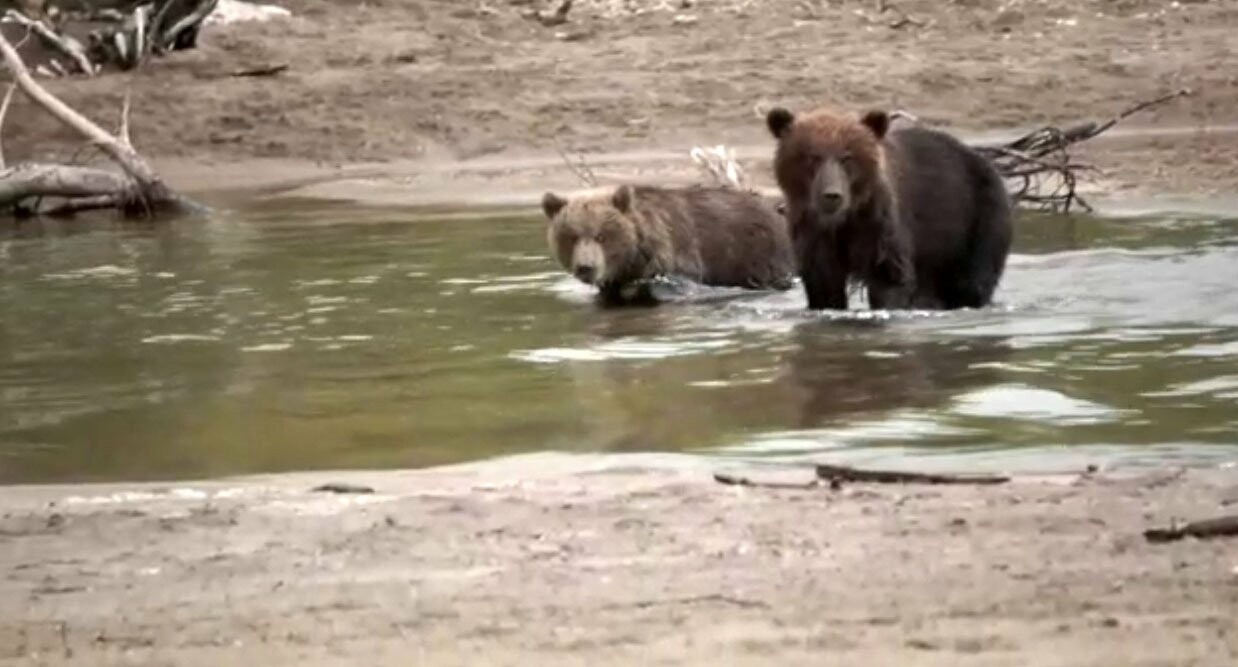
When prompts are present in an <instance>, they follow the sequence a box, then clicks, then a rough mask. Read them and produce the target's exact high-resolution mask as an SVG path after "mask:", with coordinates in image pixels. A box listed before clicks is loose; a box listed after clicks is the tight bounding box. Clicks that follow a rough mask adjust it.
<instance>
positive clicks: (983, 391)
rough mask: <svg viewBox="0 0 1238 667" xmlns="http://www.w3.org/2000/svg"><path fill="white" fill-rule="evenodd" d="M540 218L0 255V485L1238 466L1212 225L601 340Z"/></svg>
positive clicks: (70, 232)
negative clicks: (339, 475)
mask: <svg viewBox="0 0 1238 667" xmlns="http://www.w3.org/2000/svg"><path fill="white" fill-rule="evenodd" d="M543 225H544V223H543V220H542V218H540V217H539V216H528V215H513V216H508V217H501V216H498V217H496V216H493V215H491V216H487V217H477V216H468V215H463V214H455V215H448V214H438V215H434V214H426V213H424V212H422V213H418V212H414V211H409V210H398V209H380V208H359V207H355V206H345V205H342V204H324V203H322V202H308V201H296V200H282V201H270V202H266V203H261V204H257V205H254V206H253V207H251V208H245V209H241V210H235V211H230V212H221V213H220V214H218V215H217V216H216V217H214V218H213V219H211V220H209V221H205V222H204V221H183V222H177V223H174V224H170V225H160V226H134V225H121V224H118V223H109V222H92V223H88V224H82V223H75V224H67V225H56V224H47V223H44V224H39V223H35V224H31V223H26V224H23V225H22V226H20V227H17V228H13V227H6V228H2V229H0V482H5V483H14V482H50V481H81V480H118V479H123V480H137V479H170V478H202V477H211V476H218V475H225V474H236V473H250V472H271V471H285V470H304V469H322V468H350V467H367V468H385V467H416V466H427V465H435V464H443V463H451V462H459V461H467V460H475V459H479V458H485V457H492V456H496V455H504V454H513V453H521V452H531V451H544V450H558V451H576V452H680V451H687V452H694V453H700V454H704V455H708V456H715V457H722V458H728V459H732V458H737V457H738V458H749V459H753V460H759V461H771V462H782V461H817V460H821V461H827V460H828V461H835V462H844V463H853V464H863V465H874V466H876V465H881V466H888V467H903V468H915V469H925V468H933V469H943V468H945V469H957V470H973V469H986V470H988V469H1001V470H1016V471H1018V470H1038V471H1041V470H1070V469H1078V468H1081V467H1083V466H1085V465H1088V464H1098V465H1140V464H1146V463H1165V462H1172V463H1183V464H1196V463H1199V464H1203V463H1216V462H1222V461H1232V460H1238V410H1236V409H1235V408H1236V407H1238V363H1236V360H1238V218H1233V219H1225V218H1218V217H1216V216H1204V217H1200V216H1166V215H1155V216H1144V217H1132V218H1124V219H1101V218H1091V217H1046V216H1031V215H1025V216H1024V217H1023V218H1022V219H1021V220H1020V222H1019V233H1018V238H1017V240H1016V244H1015V254H1014V255H1013V256H1012V258H1011V262H1010V267H1009V270H1008V273H1007V277H1006V279H1005V281H1004V283H1003V287H1002V289H1001V290H1000V291H999V293H998V300H999V303H998V304H997V305H995V306H994V307H992V308H989V309H986V310H983V311H973V312H956V313H935V314H934V313H903V314H898V315H890V314H885V313H872V312H868V311H863V310H857V311H854V312H851V313H846V314H843V315H834V316H825V315H813V314H810V313H807V312H805V311H804V309H803V306H804V300H803V296H802V295H801V293H800V292H799V291H798V290H796V291H792V292H787V293H777V294H751V293H747V294H745V293H737V292H732V291H725V290H723V291H718V290H703V289H692V288H690V287H688V286H683V285H678V286H677V285H667V286H664V288H663V290H664V292H665V293H666V294H668V295H670V296H671V297H672V298H673V301H672V302H670V303H667V304H664V305H662V306H660V307H657V308H651V309H648V308H642V309H620V310H603V309H600V308H598V307H597V306H596V305H595V304H594V303H593V302H592V301H591V297H590V293H589V291H588V290H587V289H586V288H584V287H583V286H581V285H578V284H576V283H575V282H573V281H572V279H570V278H569V277H567V276H566V275H564V274H562V273H561V272H559V271H558V270H557V267H556V266H555V265H554V264H553V263H552V262H551V261H550V259H549V258H548V256H547V251H546V247H545V241H544V237H543V230H544V227H543Z"/></svg>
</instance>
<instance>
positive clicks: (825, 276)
mask: <svg viewBox="0 0 1238 667" xmlns="http://www.w3.org/2000/svg"><path fill="white" fill-rule="evenodd" d="M766 124H767V125H768V126H769V130H770V132H771V133H772V134H773V135H774V138H775V139H777V141H778V147H777V150H776V151H775V154H774V175H775V177H776V178H777V180H778V187H779V188H780V189H781V190H782V193H783V196H784V197H785V199H786V219H787V223H788V224H789V226H790V233H791V238H792V245H793V246H794V249H795V256H796V262H797V265H798V268H799V274H800V279H801V280H802V281H803V284H804V290H805V292H806V293H807V295H808V307H809V308H811V309H814V310H820V309H846V308H847V282H848V280H849V279H851V280H857V281H858V282H861V283H863V284H864V285H865V286H866V287H867V290H868V302H869V306H870V307H872V308H874V309H881V308H889V309H896V308H928V309H955V308H980V307H983V306H986V305H988V304H989V303H990V302H991V300H992V298H993V292H994V291H995V290H996V289H997V285H998V282H999V281H1000V280H1001V277H1002V272H1003V270H1004V269H1005V265H1006V257H1007V255H1008V254H1009V253H1010V243H1011V236H1012V225H1011V204H1010V199H1009V196H1008V195H1007V193H1006V187H1005V184H1004V183H1003V182H1002V179H1001V176H1000V175H999V174H998V173H997V171H996V170H995V169H994V167H993V166H992V165H991V164H990V163H989V162H988V160H986V159H985V158H984V157H983V156H981V155H980V154H978V153H977V152H975V151H973V150H972V149H970V148H968V147H967V146H966V145H964V144H963V143H962V142H960V141H958V140H957V139H955V138H954V137H952V136H950V135H948V134H946V133H944V132H940V131H937V130H932V129H928V128H925V127H921V126H912V127H906V128H901V129H896V130H890V117H889V115H888V114H887V113H885V112H884V111H870V112H868V113H866V114H864V115H863V116H862V117H859V118H857V117H854V116H846V115H843V114H840V113H835V112H833V111H829V110H818V111H814V112H811V113H807V114H804V115H802V116H799V117H797V116H795V115H794V114H792V113H791V112H790V111H788V110H786V109H784V108H775V109H772V110H771V111H770V112H769V113H768V115H767V116H766Z"/></svg>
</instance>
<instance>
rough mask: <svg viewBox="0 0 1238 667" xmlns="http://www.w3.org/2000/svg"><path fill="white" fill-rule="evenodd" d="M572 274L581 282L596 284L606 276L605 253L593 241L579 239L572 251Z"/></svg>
mask: <svg viewBox="0 0 1238 667" xmlns="http://www.w3.org/2000/svg"><path fill="white" fill-rule="evenodd" d="M572 275H573V276H576V279H577V280H579V281H580V282H582V283H585V284H588V285H596V284H598V283H599V282H602V280H603V279H604V278H605V277H606V254H605V252H604V251H603V249H602V246H601V245H599V244H598V243H596V242H593V241H581V242H579V243H577V244H576V248H575V249H574V250H573V251H572Z"/></svg>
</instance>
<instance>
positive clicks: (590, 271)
mask: <svg viewBox="0 0 1238 667" xmlns="http://www.w3.org/2000/svg"><path fill="white" fill-rule="evenodd" d="M572 273H573V274H575V276H576V279H577V280H579V281H580V282H582V283H589V284H592V283H593V280H594V279H595V278H597V267H596V266H594V265H592V264H578V265H577V266H576V268H575V269H573V271H572Z"/></svg>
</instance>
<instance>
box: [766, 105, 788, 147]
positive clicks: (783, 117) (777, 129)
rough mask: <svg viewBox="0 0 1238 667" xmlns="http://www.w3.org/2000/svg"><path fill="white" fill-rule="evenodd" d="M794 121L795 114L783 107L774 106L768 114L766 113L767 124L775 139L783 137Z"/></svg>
mask: <svg viewBox="0 0 1238 667" xmlns="http://www.w3.org/2000/svg"><path fill="white" fill-rule="evenodd" d="M794 122H795V114H793V113H791V112H790V111H787V110H786V109H784V108H782V107H774V108H773V109H770V110H769V113H768V114H765V124H766V125H767V126H768V127H769V132H770V134H772V135H774V138H775V139H781V138H782V135H784V134H786V133H787V130H788V129H789V128H790V127H791V124H792V123H794Z"/></svg>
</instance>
